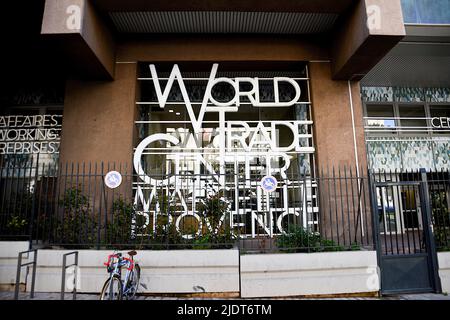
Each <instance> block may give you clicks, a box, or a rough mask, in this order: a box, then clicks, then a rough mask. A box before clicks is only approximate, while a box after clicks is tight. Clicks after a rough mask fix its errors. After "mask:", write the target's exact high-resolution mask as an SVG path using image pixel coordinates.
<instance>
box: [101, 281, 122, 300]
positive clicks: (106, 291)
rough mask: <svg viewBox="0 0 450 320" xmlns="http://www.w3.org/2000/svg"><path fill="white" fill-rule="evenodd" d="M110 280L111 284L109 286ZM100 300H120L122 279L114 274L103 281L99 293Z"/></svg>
mask: <svg viewBox="0 0 450 320" xmlns="http://www.w3.org/2000/svg"><path fill="white" fill-rule="evenodd" d="M111 281H112V286H110V284H111ZM111 291H112V292H111ZM100 300H122V281H120V279H119V277H117V276H114V277H112V278H109V279H108V280H106V281H105V284H104V285H103V289H102V292H101V293H100Z"/></svg>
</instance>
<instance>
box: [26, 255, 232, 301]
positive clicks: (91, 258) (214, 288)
mask: <svg viewBox="0 0 450 320" xmlns="http://www.w3.org/2000/svg"><path fill="white" fill-rule="evenodd" d="M71 251H72V250H39V253H38V268H37V276H36V287H35V290H36V292H55V291H56V292H58V291H60V289H61V276H62V269H61V267H62V256H63V254H64V253H67V252H71ZM111 253H112V252H111V251H102V250H100V251H97V250H79V258H78V259H79V260H78V264H79V267H80V269H79V275H80V282H79V287H78V291H79V292H95V293H99V292H100V290H101V288H102V286H103V283H104V281H105V280H106V279H107V276H108V274H107V272H106V267H105V266H104V265H103V263H104V262H106V260H107V256H108V255H109V254H111ZM72 259H73V257H72V256H69V257H68V262H67V264H71V263H72V261H73V260H72ZM135 259H136V261H137V262H138V263H139V264H140V265H141V282H142V283H145V284H146V285H147V290H145V289H144V288H142V287H141V288H140V291H141V292H147V293H193V292H199V291H196V290H195V289H194V287H202V288H204V290H205V292H238V291H239V252H238V250H172V251H162V250H161V251H159V250H158V251H138V254H137V256H135ZM66 279H68V282H69V279H70V275H67V276H66ZM29 285H31V283H29V284H28V285H27V288H29ZM66 288H67V287H66ZM69 289H70V288H67V291H69ZM200 292H201V291H200Z"/></svg>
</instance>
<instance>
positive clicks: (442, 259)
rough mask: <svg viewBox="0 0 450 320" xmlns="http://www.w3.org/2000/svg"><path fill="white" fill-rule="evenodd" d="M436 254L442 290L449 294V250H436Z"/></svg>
mask: <svg viewBox="0 0 450 320" xmlns="http://www.w3.org/2000/svg"><path fill="white" fill-rule="evenodd" d="M437 255H438V264H439V277H440V278H441V285H442V292H447V293H449V294H450V252H438V254H437Z"/></svg>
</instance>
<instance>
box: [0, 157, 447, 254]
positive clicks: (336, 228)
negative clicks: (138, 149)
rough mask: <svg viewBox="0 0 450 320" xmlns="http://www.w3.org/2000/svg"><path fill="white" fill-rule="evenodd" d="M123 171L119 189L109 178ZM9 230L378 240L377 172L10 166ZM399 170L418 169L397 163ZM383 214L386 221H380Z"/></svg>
mask: <svg viewBox="0 0 450 320" xmlns="http://www.w3.org/2000/svg"><path fill="white" fill-rule="evenodd" d="M111 170H115V171H118V172H120V173H121V175H122V178H123V180H122V183H121V185H120V186H119V187H117V188H115V189H110V188H107V187H106V186H105V184H104V177H105V174H106V173H107V172H109V171H111ZM0 172H1V179H0V199H1V205H0V236H1V237H2V238H3V239H29V240H31V241H32V244H33V246H34V247H64V248H76V249H83V248H93V249H101V248H108V249H109V248H115V249H125V248H138V249H189V248H191V249H213V248H231V247H239V248H240V249H241V250H243V251H248V252H276V251H281V252H320V251H340V250H360V249H374V243H375V241H374V234H373V223H374V221H373V215H372V209H371V208H372V206H371V203H373V202H372V198H373V197H374V194H375V192H374V189H373V186H372V184H371V181H375V180H377V179H378V180H380V179H382V178H381V175H379V174H378V175H375V174H371V175H368V174H367V172H366V171H363V170H362V169H359V170H356V169H355V168H340V169H332V168H326V169H321V170H319V171H318V172H317V173H316V174H315V176H313V177H311V176H305V175H300V174H296V175H294V174H287V175H285V176H279V175H278V176H277V180H278V185H277V188H276V190H275V191H274V192H265V191H263V190H262V189H261V187H260V181H261V179H262V178H263V175H250V176H249V175H245V174H241V173H234V172H227V173H226V174H222V175H220V174H210V173H204V174H182V175H181V174H180V175H172V176H167V175H164V176H163V175H160V176H157V175H156V176H152V177H151V178H152V182H151V183H149V181H148V180H146V179H145V176H144V175H140V174H136V173H135V172H134V171H133V169H132V168H131V167H130V166H129V165H126V164H114V163H110V164H104V163H65V164H58V165H55V164H50V163H47V164H39V165H36V164H30V163H29V164H27V165H23V164H21V163H14V161H13V162H11V161H9V162H7V163H6V162H5V163H2V164H1V166H0ZM392 175H395V177H400V178H399V179H407V178H411V179H415V178H413V176H412V174H411V176H410V177H408V176H406V175H405V174H399V173H394V174H392ZM448 181H449V180H448V173H444V172H442V173H439V174H437V173H435V174H432V175H431V176H430V184H429V185H430V190H433V191H432V192H430V194H431V197H432V201H431V204H432V205H433V216H434V219H433V223H434V224H435V232H436V237H438V238H436V239H437V240H436V243H437V244H438V247H439V248H441V249H444V250H445V249H446V248H448V246H449V235H450V232H449V217H448V214H449V211H448V203H447V195H448V191H449V190H448V189H449V185H448ZM377 223H379V222H377Z"/></svg>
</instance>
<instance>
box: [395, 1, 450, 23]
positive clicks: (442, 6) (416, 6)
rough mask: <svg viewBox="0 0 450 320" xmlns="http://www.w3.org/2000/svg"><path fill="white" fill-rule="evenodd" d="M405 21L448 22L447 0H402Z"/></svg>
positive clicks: (448, 6)
mask: <svg viewBox="0 0 450 320" xmlns="http://www.w3.org/2000/svg"><path fill="white" fill-rule="evenodd" d="M402 11H403V20H404V21H405V23H418V24H450V1H448V0H402Z"/></svg>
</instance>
